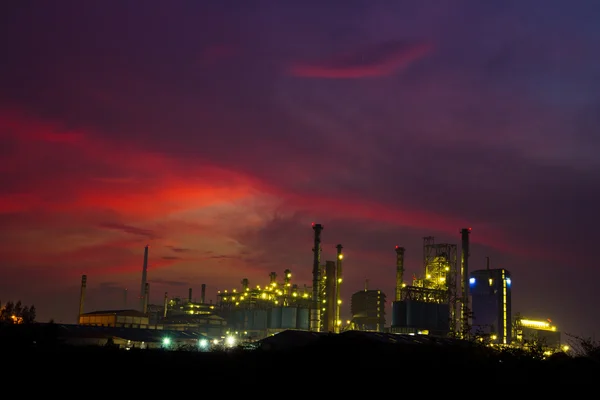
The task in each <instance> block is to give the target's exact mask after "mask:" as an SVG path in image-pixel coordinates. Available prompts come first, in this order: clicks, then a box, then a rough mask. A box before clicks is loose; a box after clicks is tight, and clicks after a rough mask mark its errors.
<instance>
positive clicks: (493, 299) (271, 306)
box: [65, 223, 564, 351]
mask: <svg viewBox="0 0 600 400" xmlns="http://www.w3.org/2000/svg"><path fill="white" fill-rule="evenodd" d="M312 229H313V254H312V282H310V284H300V283H296V282H295V281H294V279H293V276H292V271H291V270H289V269H286V270H284V271H283V274H282V276H279V275H278V274H277V273H276V272H271V273H270V274H269V279H268V281H267V280H266V281H265V282H264V283H263V284H262V285H261V284H251V282H250V281H249V280H248V279H247V278H243V279H242V280H241V281H240V284H239V285H240V286H239V287H238V288H234V289H231V290H222V291H219V292H218V293H217V298H216V300H215V301H214V302H213V301H212V300H207V298H206V285H204V284H203V285H202V287H201V295H200V298H199V301H196V300H195V299H194V298H193V297H192V289H191V288H190V289H189V292H188V296H187V298H180V297H169V296H168V293H164V298H163V301H162V304H149V293H150V285H149V283H148V277H147V275H148V256H149V248H148V246H146V247H145V248H144V258H143V267H142V278H141V286H140V297H139V300H140V301H139V305H138V307H137V309H124V310H104V311H92V312H85V310H84V305H85V296H86V287H87V276H86V275H83V276H82V278H81V294H80V300H79V319H78V324H77V325H76V326H71V327H67V328H65V329H69V330H70V331H71V333H72V335H73V336H74V337H75V336H77V334H76V333H77V331H78V330H82V329H88V331H89V332H92V331H93V332H96V333H97V334H96V335H93V334H92V335H91V337H94V338H96V337H97V336H101V337H106V336H107V335H108V333H107V332H108V330H115V329H117V330H118V332H120V333H119V334H118V335H117V334H114V332H113V331H111V332H113V333H111V334H110V335H112V336H111V337H115V335H116V336H117V340H116V341H115V343H117V342H118V344H119V345H120V346H125V347H127V346H129V347H131V346H136V345H137V346H139V347H156V346H163V347H164V346H165V345H166V344H169V345H171V344H172V343H170V341H171V340H177V339H176V338H180V340H181V344H189V342H190V340H192V341H194V340H195V341H196V342H198V340H200V342H201V343H203V345H204V346H208V345H219V346H231V345H233V344H234V343H252V342H254V341H258V340H263V339H265V338H268V337H270V336H273V335H275V334H277V333H280V332H283V331H289V330H294V331H306V332H313V333H331V334H339V333H342V332H345V331H363V332H379V333H385V334H388V335H403V336H421V335H427V336H428V337H436V338H452V339H458V340H460V339H464V340H476V341H481V342H484V343H486V344H489V345H492V346H519V347H527V346H532V345H534V344H535V345H536V346H539V345H540V343H541V344H543V346H544V347H545V348H546V349H548V351H556V350H560V349H561V337H560V332H559V331H558V330H557V328H556V326H554V325H552V322H551V321H550V320H541V321H540V320H532V319H528V318H525V317H523V316H521V315H519V314H517V315H513V314H512V307H511V274H510V272H509V271H508V270H506V269H491V268H490V267H489V259H488V263H487V268H485V269H481V270H473V271H470V269H469V256H470V254H469V239H470V235H471V228H464V229H461V230H460V247H459V246H458V245H457V244H452V243H436V241H435V238H434V237H432V236H428V237H424V238H423V266H422V268H423V269H422V273H421V274H420V276H417V275H413V277H412V279H411V281H410V282H407V281H406V279H405V276H404V274H405V268H404V254H405V248H404V247H401V246H396V247H395V249H394V250H395V261H396V262H395V265H396V267H395V293H394V296H393V301H392V303H391V323H390V324H387V323H386V312H385V305H386V295H385V294H384V293H383V292H382V291H381V290H378V289H370V288H369V287H368V281H367V283H365V288H364V290H361V291H358V292H356V293H353V294H351V295H349V296H348V298H349V299H350V307H349V308H350V312H351V319H350V320H346V321H342V318H341V315H342V314H341V307H342V304H343V298H344V296H343V295H342V293H343V292H342V287H343V261H344V252H343V246H342V245H341V244H338V245H337V246H336V249H337V252H336V257H335V260H331V261H330V260H326V261H324V262H323V261H322V257H321V252H322V249H321V235H322V232H323V230H324V227H323V226H322V225H321V224H316V223H313V224H312ZM391 276H393V275H391ZM158 331H161V332H167V331H168V332H172V334H169V343H161V342H160V340H161V339H160V340H159V339H158V338H161V337H165V335H164V334H163V335H161V334H160V333H161V332H158ZM89 332H88V337H90V333H89ZM110 335H109V336H110ZM136 337H137V338H141V337H143V338H146V339H144V340H141V339H139V340H137V339H136ZM151 338H155V339H151ZM94 340H96V341H98V340H100V341H101V339H98V338H96V339H94ZM563 350H564V349H563Z"/></svg>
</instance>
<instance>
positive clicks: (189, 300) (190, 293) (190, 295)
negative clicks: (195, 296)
mask: <svg viewBox="0 0 600 400" xmlns="http://www.w3.org/2000/svg"><path fill="white" fill-rule="evenodd" d="M191 302H192V288H189V289H188V303H191Z"/></svg>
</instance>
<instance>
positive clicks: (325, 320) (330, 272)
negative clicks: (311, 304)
mask: <svg viewBox="0 0 600 400" xmlns="http://www.w3.org/2000/svg"><path fill="white" fill-rule="evenodd" d="M335 270H336V264H335V262H333V261H326V262H325V273H324V274H325V298H324V299H321V301H320V304H323V300H325V303H324V304H323V306H325V307H323V308H324V309H325V314H324V315H323V316H322V317H321V326H322V331H323V332H335V313H336V304H335V301H336V300H337V298H336V294H335V287H336V282H335Z"/></svg>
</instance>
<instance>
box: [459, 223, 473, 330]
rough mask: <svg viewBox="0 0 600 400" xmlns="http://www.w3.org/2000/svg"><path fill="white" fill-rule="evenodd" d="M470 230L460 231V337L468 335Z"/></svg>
mask: <svg viewBox="0 0 600 400" xmlns="http://www.w3.org/2000/svg"><path fill="white" fill-rule="evenodd" d="M470 233H471V228H463V229H461V230H460V235H461V251H460V277H461V280H460V283H461V295H462V301H461V325H462V329H461V332H462V335H463V336H465V335H467V334H468V330H469V255H470V254H469V234H470Z"/></svg>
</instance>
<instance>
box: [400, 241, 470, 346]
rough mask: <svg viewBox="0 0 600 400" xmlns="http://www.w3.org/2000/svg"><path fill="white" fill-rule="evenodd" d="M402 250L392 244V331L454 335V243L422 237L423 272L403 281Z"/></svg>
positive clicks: (455, 249)
mask: <svg viewBox="0 0 600 400" xmlns="http://www.w3.org/2000/svg"><path fill="white" fill-rule="evenodd" d="M463 251H464V250H463ZM404 253H405V249H404V248H403V247H400V246H396V295H395V299H394V302H393V303H392V325H391V328H390V331H391V332H392V333H405V334H406V333H408V334H429V335H435V336H448V335H451V334H452V335H454V334H455V333H456V332H455V331H456V329H457V321H458V316H457V305H458V303H459V297H458V293H457V279H458V270H457V246H456V245H455V244H448V243H435V239H434V237H432V236H427V237H425V238H423V275H422V276H421V277H417V276H416V275H414V276H413V279H412V284H411V285H407V284H406V283H405V281H404ZM465 258H466V257H465Z"/></svg>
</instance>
